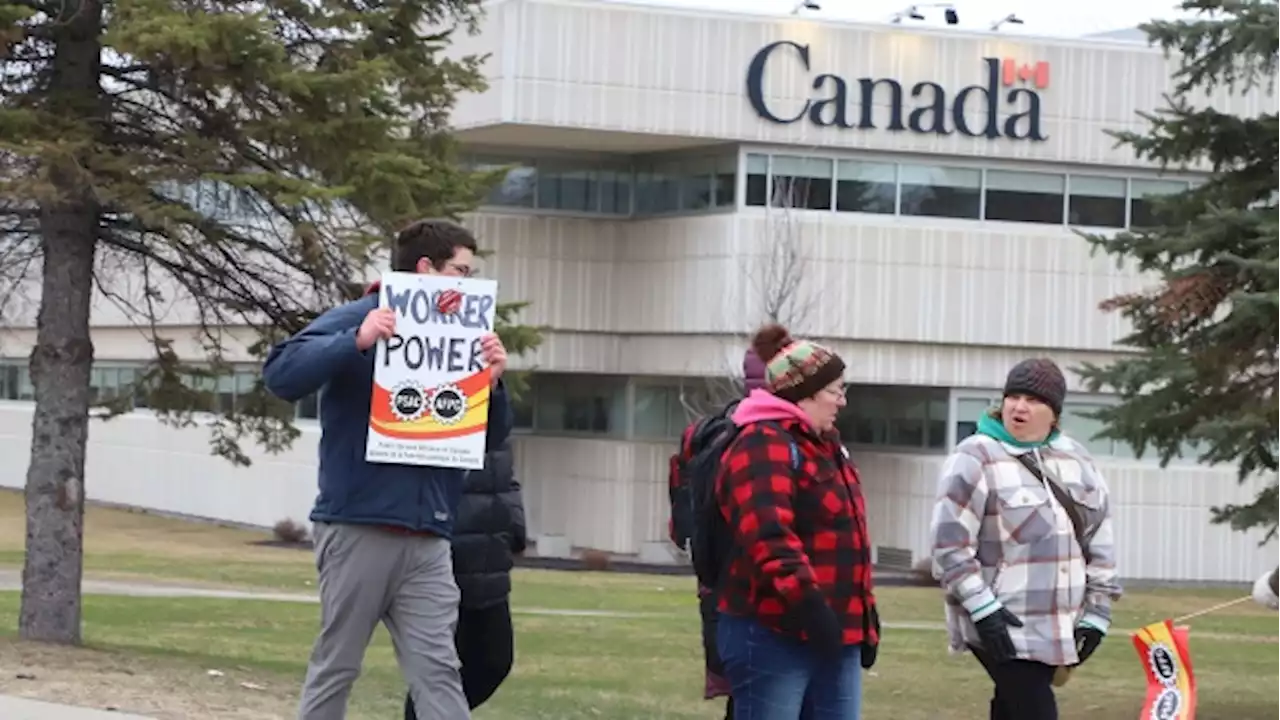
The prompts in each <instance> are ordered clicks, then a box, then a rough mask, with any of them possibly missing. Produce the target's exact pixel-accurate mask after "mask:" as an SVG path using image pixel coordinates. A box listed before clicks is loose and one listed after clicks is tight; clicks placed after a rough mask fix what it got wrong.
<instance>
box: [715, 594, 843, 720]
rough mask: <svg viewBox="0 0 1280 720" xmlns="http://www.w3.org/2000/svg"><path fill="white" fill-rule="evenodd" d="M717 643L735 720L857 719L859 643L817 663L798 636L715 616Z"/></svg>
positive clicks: (725, 616) (743, 620)
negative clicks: (834, 660)
mask: <svg viewBox="0 0 1280 720" xmlns="http://www.w3.org/2000/svg"><path fill="white" fill-rule="evenodd" d="M716 644H717V645H718V646H719V650H720V659H721V660H722V661H723V662H724V671H725V677H727V678H728V679H729V684H730V685H731V686H732V687H733V711H734V712H733V717H734V720H859V718H860V717H861V715H862V647H861V646H860V645H847V646H845V649H844V655H843V656H842V657H841V659H840V661H839V662H838V663H824V662H821V661H820V660H819V659H818V657H817V656H816V655H815V654H814V652H813V650H812V649H811V648H809V646H807V645H806V644H804V643H802V642H800V641H799V640H794V639H791V638H788V637H785V636H783V635H780V634H778V633H775V632H773V631H771V630H769V629H768V628H766V627H764V626H763V625H761V624H760V623H758V622H756V621H755V620H754V619H752V618H744V617H737V616H734V615H724V614H721V615H720V622H719V623H718V627H717V629H716Z"/></svg>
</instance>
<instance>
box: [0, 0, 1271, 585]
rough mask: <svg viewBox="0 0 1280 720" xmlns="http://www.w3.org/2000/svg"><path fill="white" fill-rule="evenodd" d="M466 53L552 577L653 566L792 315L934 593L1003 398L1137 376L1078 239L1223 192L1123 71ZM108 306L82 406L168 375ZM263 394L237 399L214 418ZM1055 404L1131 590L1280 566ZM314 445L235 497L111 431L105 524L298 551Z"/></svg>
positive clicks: (103, 453) (227, 487)
mask: <svg viewBox="0 0 1280 720" xmlns="http://www.w3.org/2000/svg"><path fill="white" fill-rule="evenodd" d="M452 52H457V53H488V54H490V56H491V57H490V59H489V60H488V61H487V64H486V65H485V68H486V73H487V76H488V82H489V87H488V90H487V91H485V92H484V93H481V94H476V95H470V96H467V97H465V98H463V99H462V101H461V102H460V103H459V105H458V107H457V108H456V111H455V113H454V121H455V123H456V126H457V128H458V131H459V134H460V137H461V138H462V140H463V141H464V143H465V144H466V147H467V152H468V157H469V160H470V161H471V162H474V163H476V164H479V165H508V164H510V165H514V166H517V169H515V170H513V171H512V172H510V173H509V174H508V175H507V177H506V180H505V181H504V182H503V183H501V184H500V185H499V186H498V187H496V188H495V189H494V190H493V192H492V193H491V194H490V195H489V197H488V199H487V201H486V202H485V204H484V205H483V206H482V207H480V208H479V209H478V210H477V211H476V212H474V213H472V214H471V215H470V216H469V217H468V220H467V221H468V223H469V224H470V226H471V227H473V228H474V229H475V231H476V232H477V234H478V236H479V237H480V238H481V242H482V243H483V244H484V245H485V246H486V247H487V248H489V249H491V250H493V251H494V254H493V255H492V257H490V258H488V259H487V260H486V261H485V267H484V274H485V275H486V276H489V277H493V278H496V279H497V280H498V282H499V287H500V293H501V296H502V299H503V300H527V301H529V302H530V303H531V305H530V306H529V308H528V309H527V310H526V311H525V313H524V315H523V316H522V320H523V321H525V322H528V323H534V324H540V325H545V326H547V328H548V332H547V333H546V340H545V342H544V344H543V345H542V346H541V348H539V349H538V351H537V352H536V353H534V354H532V355H531V356H529V357H526V358H522V359H521V360H520V365H521V366H522V367H525V368H532V369H533V370H534V373H533V375H532V389H531V391H530V392H529V393H527V394H526V395H525V397H524V400H523V402H522V403H521V404H520V407H519V409H518V413H517V415H518V420H519V426H520V427H519V431H518V433H519V434H518V437H517V438H516V441H515V445H516V448H517V458H518V465H517V471H518V473H519V477H520V479H521V480H522V482H523V483H524V487H525V500H526V504H527V506H528V512H529V518H530V522H531V524H532V531H533V532H534V533H535V534H536V535H537V536H539V537H540V538H541V543H540V549H541V550H542V551H543V552H547V553H553V552H565V551H567V550H568V549H569V548H574V549H581V548H594V549H600V550H605V551H609V552H613V553H618V554H623V555H640V556H643V557H645V558H655V557H658V558H660V557H662V556H663V555H664V554H665V553H666V544H665V536H666V522H667V484H666V483H667V462H668V458H669V456H670V454H671V453H672V451H673V450H674V448H675V442H676V438H677V436H678V434H679V432H680V430H681V429H682V428H683V426H684V424H685V423H686V422H687V420H688V418H689V413H688V409H689V407H690V406H698V405H699V404H700V403H706V402H708V400H707V396H709V395H714V394H715V392H717V391H719V390H721V389H722V388H724V387H725V386H727V384H728V383H727V382H726V381H725V378H726V377H727V376H728V375H731V374H732V373H733V372H736V371H737V370H738V369H739V367H740V362H741V355H742V351H743V350H744V349H745V342H746V337H747V335H748V333H749V332H750V331H751V329H753V328H754V327H755V326H756V325H758V324H759V323H760V322H762V321H763V320H764V319H765V318H766V317H767V316H768V315H769V313H770V311H771V310H773V311H777V313H776V314H781V315H782V316H783V317H784V319H787V320H789V321H790V322H791V324H792V326H793V330H794V331H795V333H796V334H799V335H802V336H808V337H813V338H815V339H817V340H819V341H820V342H823V343H826V344H829V345H830V346H831V347H833V348H835V349H836V350H837V351H838V352H839V353H840V354H841V355H842V356H843V357H844V358H845V360H846V363H847V364H848V368H849V369H848V377H847V381H848V383H849V388H850V389H849V405H848V410H847V414H846V415H845V416H844V417H843V418H842V419H841V429H842V431H843V436H844V438H845V439H846V441H847V442H848V444H849V447H850V449H851V452H852V453H853V456H854V458H855V459H856V461H857V463H858V464H859V466H860V467H861V469H862V475H863V478H864V483H865V490H866V494H867V498H868V512H869V513H870V522H871V530H872V534H873V540H874V544H875V551H876V558H877V560H878V561H879V562H880V563H882V564H885V565H890V566H892V565H910V564H912V563H914V562H916V561H917V560H918V559H919V558H920V557H921V556H922V553H924V552H926V550H927V539H928V538H927V531H928V523H929V516H930V510H931V505H932V501H933V494H934V486H935V482H936V476H937V473H938V470H939V467H940V465H941V463H942V460H943V458H944V457H945V454H946V453H947V451H948V449H949V448H950V447H952V446H953V445H954V444H955V443H956V442H957V441H958V440H959V439H961V438H963V437H964V436H965V435H967V434H969V433H971V432H973V429H974V423H975V420H976V418H977V416H978V414H979V413H980V412H981V411H982V410H983V409H984V408H985V407H987V406H988V405H989V404H990V403H992V402H993V401H994V400H996V399H998V398H999V395H1000V388H1001V387H1002V385H1003V382H1004V377H1005V373H1006V372H1007V370H1008V369H1009V368H1010V367H1011V366H1012V365H1013V364H1014V363H1016V362H1017V361H1019V360H1021V359H1023V358H1025V357H1028V356H1032V355H1036V356H1040V355H1044V356H1049V357H1052V358H1054V359H1055V360H1057V361H1058V363H1059V364H1060V365H1062V366H1063V367H1064V369H1069V368H1071V367H1075V366H1078V365H1079V364H1080V363H1082V362H1086V361H1093V362H1106V361H1107V360H1108V359H1111V358H1114V357H1117V355H1116V353H1117V352H1118V351H1117V348H1116V347H1115V346H1114V342H1115V341H1116V340H1117V338H1119V337H1121V336H1123V334H1124V333H1125V323H1124V322H1123V321H1122V320H1121V318H1119V317H1117V316H1115V315H1109V314H1104V313H1102V312H1101V311H1100V310H1099V309H1098V303H1099V302H1100V301H1101V300H1103V299H1105V298H1108V297H1110V296H1113V295H1116V294H1118V293H1123V292H1126V291H1130V290H1137V289H1139V288H1141V287H1143V286H1144V284H1145V283H1146V282H1148V280H1146V279H1144V278H1142V277H1140V276H1139V275H1138V274H1136V273H1135V272H1134V271H1133V270H1132V269H1129V268H1122V267H1117V266H1116V263H1115V262H1114V260H1112V259H1111V258H1109V257H1107V256H1104V255H1091V252H1090V246H1089V244H1088V243H1087V242H1086V241H1085V240H1084V239H1082V238H1081V237H1079V236H1078V235H1077V231H1078V230H1085V231H1096V232H1111V231H1114V230H1117V229H1121V228H1125V227H1135V226H1140V225H1141V224H1142V223H1143V222H1146V221H1149V217H1150V209H1149V205H1148V198H1150V197H1151V196H1153V195H1157V194H1160V193H1167V192H1170V191H1172V190H1175V189H1178V188H1183V187H1186V186H1187V183H1194V182H1197V181H1198V180H1199V179H1200V178H1201V177H1203V176H1202V175H1200V174H1198V173H1196V172H1166V173H1161V172H1160V170H1159V169H1158V168H1156V167H1154V166H1152V165H1150V164H1146V163H1139V162H1136V161H1135V160H1134V158H1133V156H1132V154H1131V153H1130V152H1129V151H1128V150H1127V149H1125V148H1120V149H1117V148H1116V147H1115V146H1114V141H1113V140H1112V139H1111V138H1110V137H1108V136H1107V135H1106V134H1105V131H1107V130H1116V129H1126V128H1128V129H1139V128H1142V127H1143V121H1141V119H1140V118H1139V117H1138V116H1137V115H1136V113H1137V112H1138V111H1151V110H1154V109H1155V108H1156V107H1157V106H1158V105H1159V104H1160V103H1161V95H1162V93H1163V92H1165V91H1167V89H1168V88H1169V87H1170V74H1171V72H1172V71H1173V69H1174V68H1175V67H1176V62H1175V61H1173V60H1166V59H1165V58H1164V57H1163V55H1162V54H1161V53H1160V52H1159V51H1158V50H1154V49H1148V48H1146V47H1145V46H1144V45H1140V44H1134V43H1130V42H1119V41H1109V40H1103V39H1089V40H1078V41H1075V40H1056V39H1055V40H1048V39H1040V38H1029V37H1011V36H1002V35H1001V34H999V33H972V32H960V31H954V30H950V29H922V28H912V27H909V26H907V25H887V24H886V25H860V24H847V23H835V22H828V21H824V20H821V19H813V18H798V17H794V16H790V17H779V16H771V17H764V16H752V15H737V14H724V13H707V12H701V11H696V10H679V9H672V8H669V7H664V8H653V7H646V6H638V5H623V4H611V3H602V2H575V1H572V0H507V1H505V2H495V3H493V4H492V5H490V6H489V9H488V15H487V19H486V20H485V22H484V24H483V31H482V33H481V34H479V35H477V36H474V37H464V38H458V39H457V41H456V44H455V47H454V48H453V50H452ZM1208 102H1212V104H1213V105H1214V106H1215V107H1217V108H1219V109H1221V110H1224V111H1231V112H1238V113H1242V114H1254V113H1257V112H1260V111H1263V110H1265V109H1267V108H1270V109H1272V110H1274V107H1275V99H1274V98H1273V97H1250V98H1243V99H1242V98H1232V97H1228V96H1226V95H1225V94H1222V95H1218V96H1214V97H1212V98H1210V99H1209V100H1208ZM103 305H104V307H102V308H100V309H99V310H98V311H97V312H98V315H96V316H95V327H94V331H93V332H94V341H95V345H96V348H97V358H98V359H97V367H96V368H95V370H94V373H93V377H94V383H95V387H96V388H97V389H98V392H100V393H111V392H113V390H114V388H117V387H119V386H120V385H121V384H122V383H126V382H127V381H128V379H129V378H130V377H132V376H133V373H135V372H136V371H137V368H138V367H139V366H140V363H141V362H142V361H144V360H145V359H146V358H148V357H149V356H150V349H149V347H148V346H147V345H146V343H145V342H144V340H143V338H142V337H141V335H140V334H139V333H138V332H137V331H136V330H133V329H131V328H128V327H123V326H120V324H119V322H118V321H113V320H112V316H111V311H110V310H109V309H108V308H106V307H105V303H104V304H103ZM172 331H173V333H174V336H175V337H179V338H188V339H189V337H190V328H184V327H181V326H175V327H173V328H172ZM33 339H34V329H33V328H31V327H22V326H19V327H9V328H7V329H5V328H0V483H3V484H6V485H12V486H18V485H21V483H22V482H23V477H24V474H25V466H26V460H27V447H28V443H29V442H30V413H31V403H30V399H31V384H30V382H29V379H28V377H27V371H26V367H25V358H26V356H27V353H28V352H29V349H30V345H31V343H32V341H33ZM183 342H187V340H185V339H184V340H183ZM256 371H257V369H256V368H255V367H253V366H252V365H248V364H246V365H245V366H244V367H243V368H242V371H241V373H240V374H238V375H237V376H235V377H231V378H228V379H227V380H226V382H225V383H223V384H222V385H221V386H219V388H218V390H219V392H220V397H221V401H222V402H224V403H234V402H235V401H236V393H237V389H243V388H244V387H247V383H249V382H251V381H252V377H253V374H254V373H255V372H256ZM1067 374H1068V378H1069V383H1071V390H1072V394H1071V395H1070V396H1069V398H1068V402H1067V404H1066V408H1065V411H1064V416H1063V424H1064V426H1065V428H1066V430H1067V431H1068V432H1069V433H1071V434H1072V435H1074V436H1076V437H1077V438H1079V439H1081V440H1085V441H1086V443H1087V444H1088V445H1089V447H1090V448H1091V450H1092V452H1093V453H1094V455H1095V456H1096V458H1097V460H1098V462H1099V464H1100V466H1101V468H1102V470H1103V471H1104V473H1105V474H1106V476H1107V477H1108V479H1109V482H1110V484H1111V489H1112V492H1113V495H1114V500H1115V519H1116V530H1117V542H1118V545H1119V548H1120V551H1119V552H1120V562H1121V563H1122V572H1123V573H1124V574H1125V575H1126V576H1128V577H1139V578H1157V579H1170V580H1221V581H1245V580H1251V579H1252V578H1254V577H1256V576H1257V575H1258V573H1260V572H1262V571H1263V570H1265V569H1266V568H1268V567H1270V566H1273V565H1274V563H1275V556H1276V548H1275V545H1274V543H1273V544H1270V545H1267V546H1265V547H1259V546H1258V540H1259V536H1257V535H1252V534H1243V533H1236V532H1233V531H1231V530H1230V529H1229V528H1227V527H1224V526H1218V525H1211V524H1210V522H1209V518H1210V512H1209V508H1210V507H1211V506H1213V505H1217V504H1221V503H1225V502H1232V501H1237V500H1243V499H1247V498H1251V497H1252V495H1253V493H1254V492H1255V490H1256V487H1257V486H1256V484H1255V482H1254V481H1251V482H1249V483H1246V484H1245V485H1238V484H1237V482H1236V473H1235V468H1233V467H1204V466H1201V465H1198V464H1197V463H1196V461H1195V460H1194V457H1188V458H1187V459H1183V460H1178V461H1175V462H1173V463H1172V464H1170V465H1169V466H1168V467H1166V468H1163V469H1162V468H1160V467H1158V465H1157V464H1156V462H1155V460H1154V459H1151V458H1149V457H1148V458H1145V459H1141V460H1139V459H1136V458H1134V456H1133V452H1132V450H1131V448H1129V447H1128V446H1127V445H1125V444H1124V443H1122V442H1114V441H1111V440H1096V441H1095V440H1089V438H1091V437H1092V436H1093V435H1094V434H1095V433H1096V432H1097V431H1098V429H1099V427H1098V423H1097V422H1096V421H1094V420H1091V419H1089V418H1087V417H1086V416H1085V413H1087V412H1088V411H1089V410H1090V409H1092V408H1095V407H1097V406H1098V405H1099V404H1104V403H1108V402H1112V400H1111V399H1110V398H1108V397H1105V396H1095V395H1089V394H1087V393H1085V392H1084V391H1083V389H1082V388H1081V387H1080V385H1079V382H1078V378H1077V377H1076V376H1075V375H1074V373H1071V372H1068V373H1067ZM298 412H299V425H300V426H301V427H302V429H303V435H302V437H301V438H300V439H299V440H298V441H297V443H296V444H295V446H294V447H293V449H292V450H291V451H289V452H287V453H284V454H283V455H279V456H265V455H261V454H258V455H255V456H254V457H255V463H254V465H253V466H252V467H250V468H248V469H243V468H234V467H232V466H231V465H230V464H229V463H227V462H225V461H223V460H221V459H218V458H214V457H211V456H210V455H209V454H208V449H207V437H206V435H205V433H204V432H203V431H201V430H199V429H188V430H175V429H171V428H167V427H164V426H161V425H160V424H158V423H157V422H156V421H155V420H154V419H153V418H151V417H150V416H149V415H148V413H147V411H146V410H145V409H139V410H137V411H135V412H133V413H130V414H129V415H127V416H125V417H122V418H119V419H116V420H114V421H111V422H110V423H106V424H95V425H94V426H93V428H92V430H91V435H90V442H91V449H90V451H89V466H88V470H87V483H88V490H87V492H88V495H89V496H90V497H91V498H95V499H100V500H106V501H113V502H121V503H128V504H136V505H143V506H147V507H153V508H157V509H162V510H167V511H173V512H181V513H187V514H191V515H199V516H205V517H213V518H219V519H224V520H232V521H236V522H246V523H253V524H257V525H264V526H269V525H271V524H273V523H274V522H276V521H277V520H279V519H281V518H282V517H286V516H292V517H294V518H297V519H302V518H305V516H306V514H307V512H308V511H309V509H310V504H311V502H312V500H313V498H314V495H315V474H314V473H315V457H316V442H317V439H318V432H317V429H316V428H315V423H314V420H313V419H312V418H314V416H315V403H314V402H311V403H302V404H300V406H299V408H298ZM1188 455H1190V453H1188Z"/></svg>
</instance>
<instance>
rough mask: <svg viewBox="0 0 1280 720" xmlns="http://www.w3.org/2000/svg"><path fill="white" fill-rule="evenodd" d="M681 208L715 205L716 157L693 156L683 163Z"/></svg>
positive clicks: (701, 208)
mask: <svg viewBox="0 0 1280 720" xmlns="http://www.w3.org/2000/svg"><path fill="white" fill-rule="evenodd" d="M681 170H682V172H681V173H680V206H679V208H678V209H680V210H706V209H707V208H710V207H714V206H715V177H716V159H715V158H692V159H689V160H685V161H684V163H682V165H681Z"/></svg>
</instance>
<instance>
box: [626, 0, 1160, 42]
mask: <svg viewBox="0 0 1280 720" xmlns="http://www.w3.org/2000/svg"><path fill="white" fill-rule="evenodd" d="M634 1H636V2H641V3H643V4H653V5H679V6H682V7H697V8H708V9H716V10H740V11H743V12H753V13H768V14H778V15H786V14H788V13H790V12H791V9H792V8H793V7H794V6H795V3H796V1H797V0H634ZM816 1H817V2H819V3H820V4H821V6H822V9H821V10H818V11H816V12H815V11H812V10H803V11H801V13H802V14H804V15H810V16H816V17H828V18H833V19H841V20H857V21H860V22H887V21H888V20H889V19H890V18H891V17H892V16H893V15H894V14H895V13H897V12H899V11H901V10H903V9H905V8H906V7H908V6H909V5H911V3H909V2H899V1H898V0H816ZM917 4H918V5H925V4H927V3H917ZM951 4H952V5H953V6H954V7H955V8H956V11H957V12H958V13H959V15H960V23H959V27H963V28H967V29H974V30H986V29H989V28H990V26H991V24H992V23H993V22H995V21H997V20H999V19H1001V18H1003V17H1005V16H1006V15H1008V14H1009V13H1015V14H1016V15H1017V16H1018V17H1019V18H1021V19H1022V20H1023V22H1024V24H1022V25H1012V24H1006V25H1005V26H1003V27H1002V28H1001V30H1000V31H1001V32H1004V33H1008V34H1017V35H1049V36H1058V37H1062V36H1066V37H1078V36H1080V35H1085V34H1087V33H1094V32H1104V31H1107V30H1117V29H1121V28H1127V27H1134V26H1135V25H1137V24H1138V23H1142V22H1146V21H1147V20H1151V19H1152V18H1173V17H1176V16H1178V15H1179V14H1181V11H1179V10H1178V9H1177V8H1178V6H1179V5H1180V3H1178V2H1174V1H1173V0H1128V1H1127V2H1126V1H1125V0H1120V1H1119V2H1117V1H1116V0H1065V1H1064V0H1057V1H1056V2H1049V1H1048V0H1039V1H1038V2H1031V1H1030V0H957V1H956V2H953V3H951ZM920 12H921V14H923V15H924V16H925V18H926V19H925V21H924V22H923V23H921V22H919V21H910V20H904V21H903V22H904V23H911V24H916V25H920V24H923V25H945V24H946V23H945V22H944V21H943V18H942V13H943V11H942V9H941V8H925V7H921V9H920Z"/></svg>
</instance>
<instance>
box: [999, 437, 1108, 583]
mask: <svg viewBox="0 0 1280 720" xmlns="http://www.w3.org/2000/svg"><path fill="white" fill-rule="evenodd" d="M1030 456H1031V453H1029V452H1027V453H1022V454H1021V455H1018V456H1017V457H1018V462H1020V463H1022V466H1023V467H1025V468H1026V469H1027V470H1028V471H1030V472H1031V474H1032V475H1034V476H1035V477H1036V479H1037V480H1039V481H1040V482H1041V483H1043V484H1044V486H1045V487H1047V488H1048V489H1049V492H1051V493H1053V497H1054V498H1055V499H1057V501H1058V504H1059V505H1061V506H1062V509H1063V510H1066V511H1067V517H1068V518H1070V519H1071V529H1072V530H1073V531H1074V532H1075V535H1076V542H1078V543H1080V552H1081V554H1083V555H1084V561H1085V562H1086V563H1088V562H1091V561H1092V557H1091V556H1090V553H1089V544H1088V542H1086V538H1085V535H1084V518H1082V517H1081V516H1080V506H1079V505H1077V504H1076V501H1075V500H1073V499H1072V497H1071V495H1070V494H1068V493H1067V491H1066V490H1064V489H1063V488H1062V486H1061V485H1059V484H1058V481H1057V480H1056V479H1054V478H1053V476H1052V475H1050V474H1049V473H1048V472H1047V471H1045V470H1044V469H1043V468H1041V467H1040V466H1039V465H1037V464H1036V461H1035V460H1032V459H1031V457H1030Z"/></svg>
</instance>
